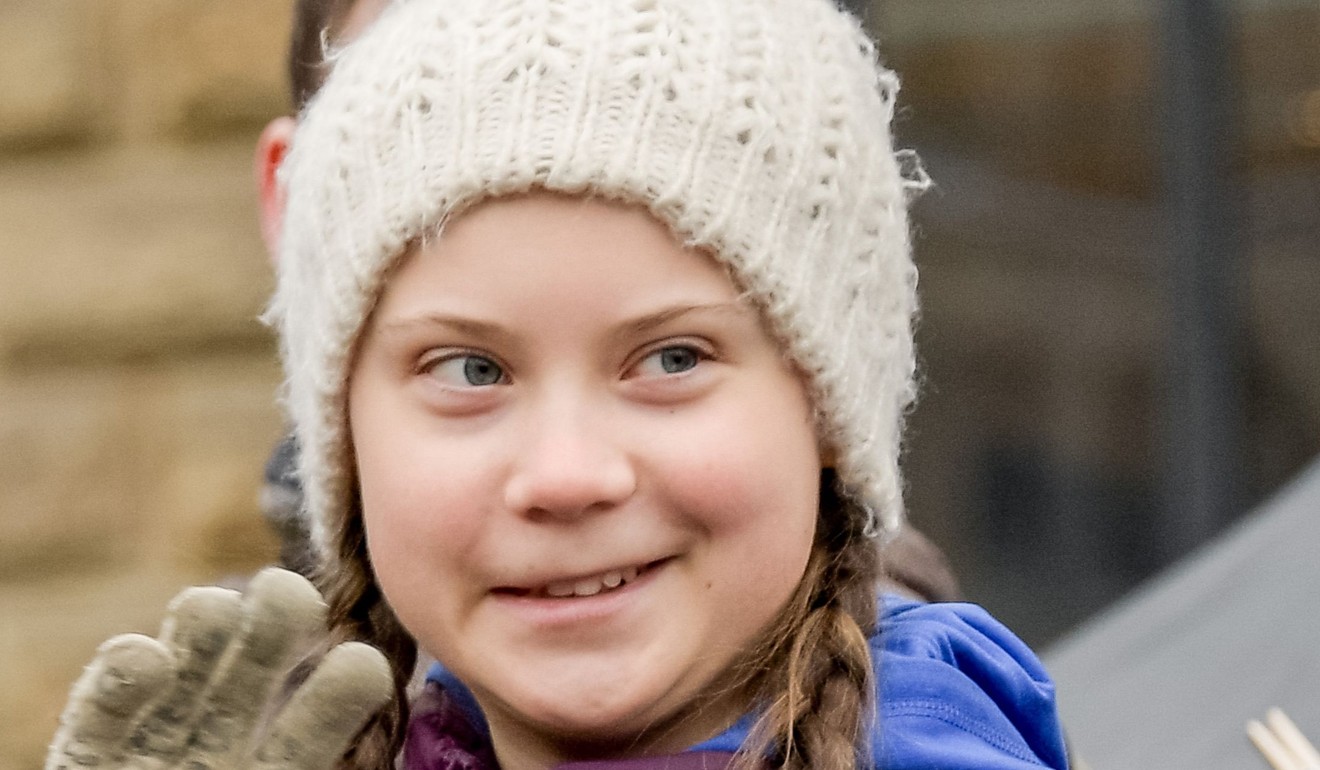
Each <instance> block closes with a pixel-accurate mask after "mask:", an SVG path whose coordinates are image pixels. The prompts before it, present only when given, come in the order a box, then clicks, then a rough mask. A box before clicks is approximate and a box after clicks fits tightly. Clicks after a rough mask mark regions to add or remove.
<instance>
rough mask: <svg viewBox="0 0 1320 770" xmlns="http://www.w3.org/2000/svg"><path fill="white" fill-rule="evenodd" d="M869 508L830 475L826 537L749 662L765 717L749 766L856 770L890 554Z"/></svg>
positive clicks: (821, 534) (748, 674) (745, 768)
mask: <svg viewBox="0 0 1320 770" xmlns="http://www.w3.org/2000/svg"><path fill="white" fill-rule="evenodd" d="M864 521H865V517H864V516H863V511H861V510H859V509H858V506H856V505H855V504H853V503H850V502H848V501H846V500H844V499H843V498H841V497H840V496H839V495H838V494H837V493H836V492H835V485H834V472H833V471H832V470H830V469H826V470H825V471H824V472H823V473H822V477H821V507H820V517H819V518H818V519H817V525H816V539H815V544H814V545H813V547H812V552H811V556H810V558H809V560H808V562H807V568H806V571H805V573H804V574H803V576H802V580H801V581H800V582H799V583H798V587H797V590H796V591H795V592H794V594H793V596H792V597H791V598H790V599H789V602H788V604H787V606H785V607H784V609H783V610H782V611H781V613H780V615H779V618H778V619H777V621H776V622H775V623H773V624H772V625H771V627H770V628H769V629H768V630H767V632H766V633H765V634H764V635H763V637H762V640H761V642H760V643H759V644H758V645H757V646H756V648H755V649H754V650H753V651H752V653H751V654H750V655H749V656H748V657H747V658H746V659H745V660H744V661H743V663H742V664H740V665H741V666H742V667H743V668H744V673H743V674H742V678H743V680H744V681H747V682H749V683H751V684H752V685H753V687H752V690H751V691H752V692H753V693H754V696H753V700H752V703H753V705H754V706H755V707H756V708H758V709H759V710H760V711H761V713H762V715H761V718H760V719H759V720H758V722H757V723H756V725H755V726H754V727H753V729H752V733H751V736H750V738H749V740H748V741H747V744H746V745H744V746H743V748H742V751H741V752H740V757H739V759H738V768H740V770H752V769H753V768H762V767H765V763H766V761H767V760H766V758H769V760H770V762H771V764H772V765H773V766H774V767H777V768H783V770H808V769H809V768H810V769H811V770H855V769H856V768H857V762H858V752H859V750H860V749H861V748H862V747H863V745H864V744H863V740H864V739H865V738H866V736H867V735H868V730H867V725H868V724H869V722H870V716H871V714H872V713H873V711H872V709H873V708H874V705H875V704H874V703H873V700H874V698H873V693H874V692H875V683H874V674H873V672H872V665H871V652H870V645H869V643H868V640H867V637H868V636H869V634H870V633H871V632H872V631H873V630H874V628H875V625H876V622H877V618H876V598H877V597H876V581H877V579H878V577H879V575H880V558H879V552H878V550H877V549H876V546H875V542H874V541H873V540H872V539H871V538H869V537H867V536H866V535H865V534H863V531H862V529H863V522H864Z"/></svg>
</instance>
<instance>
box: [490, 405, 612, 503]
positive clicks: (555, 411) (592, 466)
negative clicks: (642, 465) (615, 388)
mask: <svg viewBox="0 0 1320 770" xmlns="http://www.w3.org/2000/svg"><path fill="white" fill-rule="evenodd" d="M596 406H597V408H595V409H592V408H591V405H582V406H580V407H579V406H576V405H572V404H564V403H559V404H554V405H547V406H546V408H541V409H534V410H529V414H528V415H527V419H526V420H524V421H523V423H524V430H523V431H522V435H520V436H519V437H518V439H517V440H518V441H519V446H518V448H517V450H516V452H515V459H514V463H513V467H512V468H511V470H510V473H509V476H508V480H507V482H506V485H505V492H504V496H505V503H506V504H507V505H508V506H509V509H510V510H512V511H514V512H516V513H519V514H521V515H524V516H531V517H534V518H540V519H546V518H549V519H564V520H570V519H576V518H579V517H582V516H584V515H588V514H592V513H597V512H603V511H607V510H609V509H611V508H613V507H615V506H617V505H619V504H620V503H622V502H624V501H625V500H627V499H628V498H629V497H631V496H632V494H633V492H634V491H635V490H636V488H637V475H636V469H635V467H634V464H633V459H632V457H631V456H630V454H629V452H628V451H627V450H626V448H625V447H624V445H623V441H622V439H623V438H624V436H623V435H622V434H621V433H620V432H619V430H618V428H617V426H615V425H613V423H612V420H611V418H610V417H609V415H608V414H607V413H606V412H607V409H605V410H602V409H601V408H599V405H596Z"/></svg>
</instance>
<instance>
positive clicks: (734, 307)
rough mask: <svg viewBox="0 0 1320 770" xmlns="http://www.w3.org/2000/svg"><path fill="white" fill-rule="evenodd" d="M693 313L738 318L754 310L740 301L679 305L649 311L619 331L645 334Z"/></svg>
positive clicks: (624, 325) (627, 333)
mask: <svg viewBox="0 0 1320 770" xmlns="http://www.w3.org/2000/svg"><path fill="white" fill-rule="evenodd" d="M692 314H698V315H704V314H714V315H733V316H737V317H738V318H747V317H748V316H750V315H751V314H752V310H751V308H749V307H747V306H746V305H745V304H743V303H742V302H738V301H733V302H711V303H706V304H698V305H677V306H674V307H668V308H665V309H664V310H659V311H657V312H654V313H648V314H646V315H644V316H641V317H639V318H635V319H633V320H631V321H628V322H626V323H624V324H623V325H622V326H621V327H620V329H619V331H620V333H621V334H624V335H636V334H645V333H647V332H649V331H652V330H654V329H656V328H659V327H661V326H664V325H665V324H667V323H669V322H670V321H674V320H677V319H679V318H682V317H683V316H687V315H692Z"/></svg>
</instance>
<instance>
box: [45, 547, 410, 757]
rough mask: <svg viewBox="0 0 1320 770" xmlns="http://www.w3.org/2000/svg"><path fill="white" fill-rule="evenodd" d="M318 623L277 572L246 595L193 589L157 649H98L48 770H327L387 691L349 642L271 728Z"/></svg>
mask: <svg viewBox="0 0 1320 770" xmlns="http://www.w3.org/2000/svg"><path fill="white" fill-rule="evenodd" d="M325 612H326V607H325V602H324V601H322V599H321V595H320V594H319V593H317V591H316V589H315V588H313V587H312V585H311V584H310V583H308V582H307V581H306V580H305V579H304V578H302V577H301V576H299V575H297V574H295V573H292V572H288V571H285V570H280V569H268V570H265V571H263V572H261V573H260V574H258V575H257V576H256V577H255V578H253V580H252V583H251V584H250V585H249V586H248V589H247V592H246V594H242V595H240V594H239V593H238V592H236V591H230V590H227V589H223V588H189V589H188V590H186V591H184V592H183V593H181V594H179V595H178V596H177V597H175V599H174V601H173V602H171V603H170V607H169V614H168V615H167V616H166V619H165V622H164V625H163V626H162V628H161V633H160V637H159V638H158V639H152V638H150V637H147V636H142V635H140V634H124V635H122V636H116V637H114V638H113V639H110V640H109V641H107V642H106V643H105V644H103V645H101V648H100V649H99V650H98V651H97V655H96V657H95V658H94V659H93V660H92V663H91V665H89V666H88V667H87V670H86V671H85V672H84V673H83V675H82V677H81V678H79V679H78V681H77V683H75V684H74V686H73V692H72V693H71V694H70V696H69V703H68V705H67V706H66V707H65V709H64V714H63V716H61V717H60V727H59V731H58V732H56V734H55V740H54V742H53V743H52V744H51V748H50V754H49V755H48V757H47V758H46V770H75V769H76V768H92V767H94V768H98V770H120V769H121V768H122V769H124V770H127V769H128V768H134V770H136V769H138V768H147V769H149V770H164V769H165V768H186V769H187V770H240V769H241V770H249V769H250V768H251V769H260V770H275V768H291V769H292V768H299V769H302V770H328V768H331V767H333V766H334V764H335V763H336V761H337V760H338V759H339V758H340V757H341V756H342V755H343V753H344V751H345V749H346V748H347V747H348V743H349V741H351V740H352V739H353V737H354V736H355V735H356V734H357V732H358V731H359V730H361V729H362V726H363V725H364V724H365V723H366V721H367V719H368V718H370V716H371V715H372V714H374V713H375V712H376V711H377V710H378V709H379V708H380V707H381V706H383V705H384V704H385V703H386V701H387V700H388V699H389V697H390V694H391V693H392V692H393V685H392V683H391V677H390V669H389V665H388V664H387V663H386V661H385V657H384V656H383V655H382V654H381V653H380V652H379V651H378V650H376V649H375V648H373V647H370V646H368V645H365V644H361V643H358V642H347V643H344V644H341V645H339V646H338V647H336V648H335V649H333V650H332V651H331V652H330V653H329V654H328V655H326V657H325V658H324V659H323V660H322V661H321V663H320V665H319V666H318V667H317V668H316V670H315V671H314V672H313V673H312V675H311V676H310V677H309V678H308V679H307V681H306V682H305V683H303V684H302V685H301V686H300V687H298V689H297V690H296V691H294V692H293V694H292V696H291V697H290V699H289V700H288V702H287V703H286V705H285V706H284V707H283V708H282V709H281V710H280V711H279V713H278V714H277V715H275V716H274V718H273V719H270V718H269V715H268V714H266V710H267V704H268V703H269V702H270V701H271V699H272V697H273V696H274V695H275V693H276V691H277V690H278V688H279V687H280V685H281V683H282V681H283V677H284V675H285V674H286V673H287V672H288V670H289V667H290V665H291V664H292V663H293V660H294V658H295V657H296V656H297V654H298V652H299V649H300V647H301V646H302V644H303V643H305V641H306V640H307V638H308V637H309V636H310V635H311V634H315V633H318V632H323V631H324V628H325Z"/></svg>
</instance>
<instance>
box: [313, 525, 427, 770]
mask: <svg viewBox="0 0 1320 770" xmlns="http://www.w3.org/2000/svg"><path fill="white" fill-rule="evenodd" d="M334 543H335V545H336V547H337V548H338V551H339V554H338V556H339V558H338V560H337V561H338V565H339V568H338V569H337V570H335V571H334V572H330V573H328V574H323V575H322V576H321V580H320V583H321V590H322V592H323V593H324V594H325V597H326V602H327V603H328V604H329V613H328V615H329V636H328V639H327V648H326V649H329V648H330V647H333V646H334V645H336V644H339V643H340V642H345V641H350V640H356V641H363V642H367V643H368V644H372V645H375V646H376V647H378V648H379V649H380V650H381V652H383V653H385V657H386V659H387V660H389V662H390V670H391V672H392V673H393V675H394V698H392V699H391V700H390V702H389V703H388V704H387V705H386V706H385V707H384V708H383V709H382V710H381V711H380V712H379V713H377V714H376V715H375V716H374V717H372V718H371V720H370V721H369V722H367V724H366V726H365V727H363V728H362V732H361V733H360V734H359V735H358V738H357V740H355V741H353V743H352V745H351V748H350V749H349V751H348V753H346V754H345V755H344V758H343V760H342V762H341V763H340V769H341V770H390V768H393V767H394V758H395V756H396V755H397V754H398V753H399V750H400V748H401V747H402V745H403V738H404V730H405V728H406V726H407V723H408V697H407V686H408V682H409V680H410V679H411V678H412V673H413V668H414V667H415V666H416V665H417V643H416V642H415V641H414V640H413V638H412V636H411V635H409V634H408V632H407V631H406V630H404V628H403V625H402V624H401V623H399V620H398V618H396V617H395V616H394V611H393V610H392V609H390V606H389V604H387V603H386V601H385V598H384V596H382V595H381V592H380V588H379V586H378V585H377V584H376V580H375V578H374V576H373V575H372V572H371V560H370V557H369V556H368V554H367V546H366V536H365V533H364V532H363V529H362V517H361V515H357V514H356V513H355V514H354V515H350V516H347V517H345V519H344V523H343V525H342V526H341V531H340V532H338V533H336V537H335V539H334Z"/></svg>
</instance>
